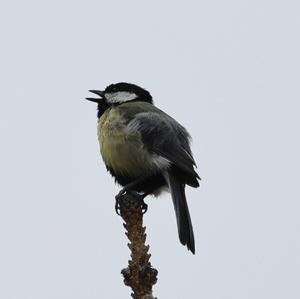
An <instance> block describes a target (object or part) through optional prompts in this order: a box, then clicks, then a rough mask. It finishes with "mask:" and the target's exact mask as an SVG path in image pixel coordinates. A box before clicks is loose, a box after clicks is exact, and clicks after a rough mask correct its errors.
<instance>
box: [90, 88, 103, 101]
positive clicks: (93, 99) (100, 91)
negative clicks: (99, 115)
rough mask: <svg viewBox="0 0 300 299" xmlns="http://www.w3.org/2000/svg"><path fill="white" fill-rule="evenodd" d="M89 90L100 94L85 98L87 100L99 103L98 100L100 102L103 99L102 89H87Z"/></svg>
mask: <svg viewBox="0 0 300 299" xmlns="http://www.w3.org/2000/svg"><path fill="white" fill-rule="evenodd" d="M89 92H91V93H94V94H96V95H98V96H100V98H86V99H87V100H88V101H92V102H96V103H99V102H102V101H103V100H104V91H102V90H89Z"/></svg>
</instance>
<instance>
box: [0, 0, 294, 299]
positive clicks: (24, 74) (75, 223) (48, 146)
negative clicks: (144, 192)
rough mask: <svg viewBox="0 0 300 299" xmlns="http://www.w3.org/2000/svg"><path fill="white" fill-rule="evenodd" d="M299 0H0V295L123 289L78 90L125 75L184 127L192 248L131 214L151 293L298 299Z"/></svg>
mask: <svg viewBox="0 0 300 299" xmlns="http://www.w3.org/2000/svg"><path fill="white" fill-rule="evenodd" d="M299 9H300V5H299V1H291V0H287V1H276V0H275V1H271V0H269V1H268V0H259V1H258V0H254V1H253V0H251V1H250V0H248V1H237V0H235V1H234V0H229V1H221V0H215V1H158V0H157V1H57V0H54V1H33V0H28V1H14V0H12V1H6V2H5V3H4V1H2V2H1V10H0V30H1V48H0V51H1V55H0V60H1V68H0V82H1V88H0V100H1V110H0V124H1V127H0V130H1V131H0V136H1V156H0V175H1V187H0V199H1V202H0V240H1V243H0V298H1V299H71V298H72V299H99V298H129V294H130V290H129V289H128V288H127V287H125V286H124V285H123V282H122V277H121V275H120V270H121V269H122V268H123V267H125V266H126V265H127V259H128V257H129V250H128V249H127V247H126V243H127V240H126V237H125V235H124V231H123V228H122V221H121V219H120V218H119V217H117V216H116V215H115V213H114V195H115V194H116V193H117V191H118V190H119V187H118V186H115V185H114V183H113V180H112V179H111V177H110V176H109V174H107V173H106V170H105V167H104V165H103V163H102V161H101V158H100V157H99V148H98V143H97V138H96V107H95V105H94V104H93V103H89V102H85V101H84V100H83V99H84V97H86V96H89V94H88V91H87V90H88V89H101V88H104V87H105V86H106V85H108V84H110V83H113V82H118V81H127V82H132V83H136V84H140V85H141V86H143V87H145V88H147V89H148V90H149V91H151V93H152V95H153V97H154V100H155V103H156V104H157V106H159V107H160V108H162V109H163V110H165V111H167V112H168V113H169V114H170V115H172V116H173V117H175V118H176V119H178V120H179V121H180V122H181V123H182V124H183V125H184V126H186V127H187V128H188V130H189V131H190V133H191V135H192V136H193V139H194V141H193V152H194V155H195V159H196V160H197V162H198V170H199V173H200V175H201V177H202V178H203V180H202V185H201V188H199V189H188V190H187V194H188V201H189V206H190V210H191V215H192V220H193V224H194V229H195V236H196V246H197V248H196V255H195V256H193V255H192V254H190V253H189V252H188V251H187V250H186V248H184V247H183V246H181V245H180V244H179V241H178V238H177V230H176V222H175V216H174V211H173V207H172V202H171V200H170V196H169V195H168V194H166V195H164V196H163V197H162V198H160V199H157V200H156V199H153V198H149V199H148V200H147V202H148V203H149V211H148V213H147V214H146V216H145V224H146V226H147V232H148V238H147V242H148V243H149V244H150V245H151V253H152V260H151V261H152V263H153V265H154V266H155V267H156V268H157V269H158V270H159V276H158V279H159V280H158V283H157V285H156V286H155V288H154V293H155V295H156V296H157V297H158V298H173V299H182V298H205V299H234V298H236V299H248V298H249V299H250V298H251V299H252V298H253V299H266V298H272V299H281V298H289V299H296V298H300V285H299V281H300V268H299V267H300V241H299V228H300V217H299V208H300V204H299V199H300V187H299V180H300V174H299V173H300V162H299V161H300V159H299V153H300V142H299V133H300V122H299V113H300V104H299V100H300V87H299V86H300V84H299V83H300V82H299V81H300V71H299V67H300V59H299V57H300V55H299V53H300V43H299V36H300V18H299Z"/></svg>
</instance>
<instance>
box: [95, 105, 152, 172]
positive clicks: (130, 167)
mask: <svg viewBox="0 0 300 299" xmlns="http://www.w3.org/2000/svg"><path fill="white" fill-rule="evenodd" d="M98 139H99V144H100V152H101V155H102V158H103V160H104V162H105V164H106V165H107V166H108V167H110V168H112V169H113V170H114V171H115V172H116V173H120V174H123V175H128V176H132V177H137V176H143V174H144V173H145V172H147V173H149V171H151V168H153V166H152V161H151V155H150V154H149V152H148V151H147V150H145V149H144V148H143V144H142V142H141V140H140V136H139V135H138V134H133V133H132V132H131V133H130V132H129V131H128V130H127V129H126V123H125V122H124V120H123V119H122V117H121V116H120V115H119V111H118V109H114V108H111V109H109V110H107V111H106V112H105V113H104V114H103V115H102V116H101V118H100V119H99V121H98ZM151 166H152V167H151Z"/></svg>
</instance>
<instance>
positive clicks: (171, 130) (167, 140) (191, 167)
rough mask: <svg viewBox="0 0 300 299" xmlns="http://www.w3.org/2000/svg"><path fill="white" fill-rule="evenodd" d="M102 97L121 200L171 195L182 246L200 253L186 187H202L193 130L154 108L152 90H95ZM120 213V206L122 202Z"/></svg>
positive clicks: (102, 129) (118, 86) (120, 86)
mask: <svg viewBox="0 0 300 299" xmlns="http://www.w3.org/2000/svg"><path fill="white" fill-rule="evenodd" d="M89 92H91V93H93V94H95V95H96V96H97V97H88V98H86V99H87V100H89V101H92V102H95V103H97V106H98V113H97V119H98V124H97V135H98V141H99V145H100V153H101V156H102V159H103V161H104V163H105V166H106V168H107V170H108V171H109V172H110V174H111V175H112V176H113V177H114V178H115V181H116V183H118V184H119V185H121V186H122V187H123V188H122V189H121V191H120V192H119V193H118V195H117V196H116V200H117V202H118V199H120V198H121V197H122V196H123V195H125V194H126V193H131V194H134V195H135V196H137V198H139V199H140V200H141V206H142V208H143V211H144V212H145V211H146V210H147V205H146V204H145V202H144V198H145V197H146V196H147V195H154V196H159V195H160V194H161V193H162V191H164V190H167V191H169V192H170V193H171V197H172V201H173V205H174V209H175V215H176V220H177V228H178V235H179V240H180V242H181V243H182V244H183V245H185V246H186V247H187V249H188V250H190V251H191V252H192V253H193V254H195V238H194V232H193V226H192V222H191V217H190V212H189V209H188V205H187V200H186V195H185V186H186V185H188V186H191V187H194V188H197V187H199V181H200V180H201V179H200V177H199V175H198V173H197V172H196V170H195V168H196V167H197V166H196V163H195V160H194V158H193V155H192V152H191V148H190V141H191V137H190V134H189V133H188V131H187V130H186V129H185V128H184V127H183V126H182V125H181V124H179V122H177V121H176V120H175V119H174V118H172V117H171V116H169V115H168V114H167V113H165V112H164V111H162V110H160V109H159V108H157V107H156V106H155V105H154V102H153V99H152V96H151V94H150V93H149V91H147V90H146V89H144V88H142V87H140V86H138V85H135V84H131V83H127V82H119V83H115V84H110V85H109V86H107V87H106V88H105V90H89ZM116 210H117V212H118V205H117V203H116Z"/></svg>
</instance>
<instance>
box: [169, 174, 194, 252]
mask: <svg viewBox="0 0 300 299" xmlns="http://www.w3.org/2000/svg"><path fill="white" fill-rule="evenodd" d="M166 178H167V182H168V185H169V188H170V191H171V196H172V199H173V205H174V209H175V214H176V220H177V228H178V235H179V240H180V242H181V244H183V245H186V246H187V248H188V249H189V250H190V251H191V252H192V253H193V254H195V240H194V232H193V226H192V222H191V217H190V213H189V209H188V205H187V201H186V197H185V184H184V183H182V182H180V180H179V179H178V176H176V173H174V172H173V171H169V172H168V173H167V175H166Z"/></svg>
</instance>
